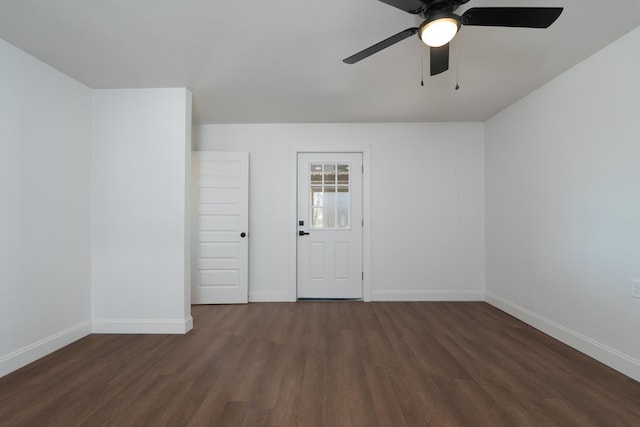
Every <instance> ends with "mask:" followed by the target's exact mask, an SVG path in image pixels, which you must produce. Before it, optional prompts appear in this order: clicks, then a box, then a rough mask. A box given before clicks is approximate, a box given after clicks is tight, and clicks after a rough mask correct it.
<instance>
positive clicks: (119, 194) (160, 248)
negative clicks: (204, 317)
mask: <svg viewBox="0 0 640 427" xmlns="http://www.w3.org/2000/svg"><path fill="white" fill-rule="evenodd" d="M190 112H191V93H190V92H189V91H188V90H186V89H135V90H96V91H94V94H93V151H92V174H91V177H92V273H93V280H92V286H93V288H92V291H93V295H92V296H93V327H94V332H110V333H127V332H130V333H145V332H146V333H177V332H183V333H184V332H186V331H188V330H189V329H191V323H192V320H191V315H190V306H189V301H188V298H189V294H188V289H187V290H185V287H186V288H188V287H189V286H188V283H189V268H188V266H189V263H188V248H189V244H188V242H189V234H188V232H187V230H189V219H190V218H189V214H188V210H187V206H188V199H189V195H190V191H188V188H189V179H190V169H189V167H190V161H191V156H190V147H191V141H190V140H189V139H188V138H189V133H190V130H189V128H190V127H191V115H190ZM187 177H189V178H187Z"/></svg>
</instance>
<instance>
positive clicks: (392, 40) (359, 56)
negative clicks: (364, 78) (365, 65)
mask: <svg viewBox="0 0 640 427" xmlns="http://www.w3.org/2000/svg"><path fill="white" fill-rule="evenodd" d="M417 32H418V29H417V28H407V29H406V30H404V31H400V32H399V33H398V34H395V35H393V36H391V37H389V38H388V39H385V40H382V41H381V42H380V43H376V44H374V45H373V46H371V47H368V48H366V49H364V50H361V51H360V52H358V53H356V54H355V55H351V56H350V57H348V58H345V59H343V60H342V62H344V63H345V64H355V63H356V62H358V61H362V60H363V59H365V58H367V57H369V56H371V55H373V54H374V53H378V52H380V51H381V50H382V49H386V48H388V47H389V46H392V45H394V44H396V43H398V42H400V41H402V40H404V39H406V38H407V37H411V36H412V35H414V34H416V33H417Z"/></svg>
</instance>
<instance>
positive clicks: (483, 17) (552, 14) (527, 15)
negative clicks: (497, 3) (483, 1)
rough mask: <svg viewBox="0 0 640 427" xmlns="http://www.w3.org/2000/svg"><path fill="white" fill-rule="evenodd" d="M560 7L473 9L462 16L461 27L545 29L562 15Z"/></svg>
mask: <svg viewBox="0 0 640 427" xmlns="http://www.w3.org/2000/svg"><path fill="white" fill-rule="evenodd" d="M562 10H563V8H561V7H473V8H471V9H469V10H467V11H466V12H465V13H464V14H463V15H462V24H463V25H480V26H487V27H523V28H547V27H549V26H550V25H551V24H553V23H554V22H555V20H556V19H558V17H559V16H560V14H561V13H562Z"/></svg>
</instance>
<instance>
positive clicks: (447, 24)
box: [420, 13, 460, 47]
mask: <svg viewBox="0 0 640 427" xmlns="http://www.w3.org/2000/svg"><path fill="white" fill-rule="evenodd" d="M458 29H460V20H459V19H458V17H457V16H455V15H454V14H449V13H445V14H437V15H434V16H432V17H430V18H429V19H427V20H426V21H424V22H423V23H422V25H420V39H421V40H422V41H423V42H424V43H425V44H426V45H428V46H431V47H440V46H444V45H445V44H447V43H449V42H450V41H451V40H452V39H453V38H454V37H455V35H456V33H457V32H458Z"/></svg>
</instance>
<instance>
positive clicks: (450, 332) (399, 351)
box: [0, 302, 640, 427]
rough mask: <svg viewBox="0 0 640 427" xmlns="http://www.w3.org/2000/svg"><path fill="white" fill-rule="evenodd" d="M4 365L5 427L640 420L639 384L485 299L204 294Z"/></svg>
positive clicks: (1, 413) (0, 416)
mask: <svg viewBox="0 0 640 427" xmlns="http://www.w3.org/2000/svg"><path fill="white" fill-rule="evenodd" d="M193 317H194V319H195V328H194V330H193V331H191V332H190V333H189V334H187V335H91V336H88V337H86V338H84V339H82V340H80V341H78V342H76V343H74V344H72V345H70V346H68V347H65V348H63V349H61V350H60V351H58V352H56V353H53V354H51V355H49V356H48V357H46V358H44V359H41V360H39V361H37V362H35V363H33V364H31V365H29V366H27V367H25V368H23V369H21V370H19V371H17V372H14V373H12V374H10V375H8V376H6V377H4V378H2V379H0V425H2V426H11V427H17V426H38V427H40V426H65V427H70V426H262V425H265V426H367V427H368V426H392V427H396V426H429V425H433V426H492V427H496V426H541V425H548V426H639V425H640V383H638V382H635V381H633V380H631V379H629V378H627V377H625V376H624V375H622V374H620V373H618V372H616V371H614V370H612V369H610V368H607V367H606V366H604V365H602V364H600V363H598V362H596V361H594V360H593V359H591V358H589V357H587V356H584V355H583V354H581V353H578V352H577V351H575V350H572V349H571V348H569V347H567V346H565V345H563V344H561V343H559V342H558V341H556V340H554V339H552V338H550V337H548V336H546V335H544V334H542V333H540V332H538V331H536V330H535V329H532V328H530V327H528V326H526V325H525V324H523V323H521V322H519V321H518V320H516V319H514V318H512V317H510V316H508V315H506V314H504V313H502V312H501V311H499V310H497V309H495V308H493V307H491V306H489V305H488V304H485V303H444V302H434V303H427V302H410V303H402V302H389V303H362V302H298V303H253V304H249V305H244V306H243V305H238V306H194V307H193Z"/></svg>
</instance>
